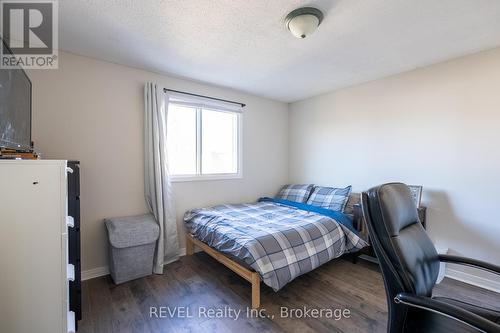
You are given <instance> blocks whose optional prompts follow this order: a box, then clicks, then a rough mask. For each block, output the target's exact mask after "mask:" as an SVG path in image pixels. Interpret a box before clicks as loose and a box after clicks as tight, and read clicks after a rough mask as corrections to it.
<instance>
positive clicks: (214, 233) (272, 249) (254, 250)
mask: <svg viewBox="0 0 500 333" xmlns="http://www.w3.org/2000/svg"><path fill="white" fill-rule="evenodd" d="M184 221H185V222H186V227H187V229H188V231H189V232H190V233H192V234H193V235H194V236H195V237H196V238H197V239H199V240H201V241H203V242H204V243H206V244H208V245H209V246H210V247H212V248H214V249H216V250H218V251H219V252H221V253H224V254H225V255H227V256H228V257H230V258H232V259H235V260H236V261H237V262H240V263H244V264H246V266H249V267H251V268H252V269H253V270H255V271H256V272H258V273H259V274H260V276H261V278H262V281H263V282H264V283H265V284H267V285H268V286H270V287H271V288H273V289H274V290H275V291H277V290H279V289H281V288H282V287H283V286H284V285H286V284H287V283H288V282H290V281H292V280H293V279H295V278H296V277H297V276H299V275H302V274H305V273H307V272H310V271H311V270H313V269H315V268H316V267H318V266H320V265H322V264H324V263H326V262H328V261H330V260H332V259H334V258H337V257H339V256H341V255H342V254H344V253H347V252H354V251H357V250H359V249H361V248H363V247H364V246H366V242H365V241H364V240H362V239H361V238H359V237H358V236H357V234H356V233H354V232H353V231H351V230H350V229H349V227H346V226H345V225H344V224H342V223H339V222H337V221H336V220H335V219H333V218H331V217H327V216H324V215H321V214H319V213H315V212H310V211H306V210H303V209H299V208H296V207H293V206H289V205H285V204H281V203H276V202H257V203H252V204H237V205H220V206H215V207H211V208H203V209H194V210H190V211H188V212H186V214H185V215H184Z"/></svg>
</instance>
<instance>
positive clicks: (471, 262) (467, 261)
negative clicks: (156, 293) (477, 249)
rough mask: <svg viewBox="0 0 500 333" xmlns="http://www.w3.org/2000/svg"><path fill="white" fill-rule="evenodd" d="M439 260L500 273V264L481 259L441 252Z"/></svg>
mask: <svg viewBox="0 0 500 333" xmlns="http://www.w3.org/2000/svg"><path fill="white" fill-rule="evenodd" d="M439 261H442V262H449V263H452V264H459V265H464V266H471V267H475V268H480V269H484V270H485V271H489V272H492V273H496V274H500V267H499V266H496V265H493V264H490V263H488V262H485V261H481V260H476V259H471V258H465V257H459V256H450V255H448V254H440V255H439Z"/></svg>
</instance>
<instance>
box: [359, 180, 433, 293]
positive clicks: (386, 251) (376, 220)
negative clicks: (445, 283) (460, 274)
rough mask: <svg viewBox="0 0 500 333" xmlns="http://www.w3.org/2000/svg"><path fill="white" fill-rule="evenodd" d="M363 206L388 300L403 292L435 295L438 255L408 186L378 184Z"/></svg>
mask: <svg viewBox="0 0 500 333" xmlns="http://www.w3.org/2000/svg"><path fill="white" fill-rule="evenodd" d="M362 206H363V215H364V217H365V221H366V223H367V227H368V231H369V234H370V239H371V242H372V246H373V247H374V250H375V253H376V255H377V258H378V259H379V262H380V267H381V269H382V274H383V276H384V283H385V286H386V291H387V296H388V302H390V303H392V302H393V299H394V297H395V296H396V295H397V294H398V293H400V292H409V293H412V294H415V295H422V296H431V294H432V289H433V287H434V285H435V283H436V279H437V276H438V273H439V259H438V254H437V252H436V249H435V248H434V245H433V244H432V242H431V240H430V238H429V237H428V236H427V233H426V232H425V230H424V228H423V227H422V224H421V223H420V221H419V218H418V213H417V207H416V206H415V203H414V201H413V198H412V194H411V192H410V189H409V188H408V186H406V185H405V184H402V183H390V184H384V185H380V186H377V187H374V188H372V189H370V190H368V191H367V192H364V193H363V194H362Z"/></svg>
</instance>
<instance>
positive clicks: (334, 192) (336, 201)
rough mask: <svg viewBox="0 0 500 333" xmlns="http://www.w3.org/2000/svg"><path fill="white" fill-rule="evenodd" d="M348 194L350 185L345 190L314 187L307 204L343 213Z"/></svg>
mask: <svg viewBox="0 0 500 333" xmlns="http://www.w3.org/2000/svg"><path fill="white" fill-rule="evenodd" d="M350 193H351V185H349V186H347V187H346V188H335V187H323V186H315V187H314V190H313V192H312V194H311V196H310V197H309V200H307V204H308V205H313V206H318V207H321V208H326V209H330V210H336V211H339V212H343V211H344V208H345V205H346V204H347V200H348V199H349V194H350Z"/></svg>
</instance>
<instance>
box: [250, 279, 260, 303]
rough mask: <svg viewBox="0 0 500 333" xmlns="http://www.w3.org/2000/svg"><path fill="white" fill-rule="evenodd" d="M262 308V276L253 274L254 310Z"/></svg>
mask: <svg viewBox="0 0 500 333" xmlns="http://www.w3.org/2000/svg"><path fill="white" fill-rule="evenodd" d="M259 307H260V276H259V274H258V273H256V272H253V273H252V309H258V308H259Z"/></svg>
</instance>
